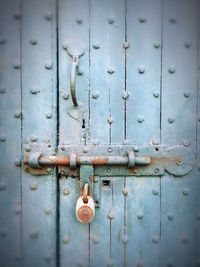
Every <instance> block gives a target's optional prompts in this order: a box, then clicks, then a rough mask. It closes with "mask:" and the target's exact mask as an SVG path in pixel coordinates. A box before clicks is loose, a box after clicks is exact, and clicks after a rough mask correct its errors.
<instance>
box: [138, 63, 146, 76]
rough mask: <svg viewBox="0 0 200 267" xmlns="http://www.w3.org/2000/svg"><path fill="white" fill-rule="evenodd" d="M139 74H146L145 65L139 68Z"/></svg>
mask: <svg viewBox="0 0 200 267" xmlns="http://www.w3.org/2000/svg"><path fill="white" fill-rule="evenodd" d="M138 72H139V73H140V74H143V73H145V67H144V66H143V65H141V66H140V67H139V68H138Z"/></svg>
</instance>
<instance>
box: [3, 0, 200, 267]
mask: <svg viewBox="0 0 200 267" xmlns="http://www.w3.org/2000/svg"><path fill="white" fill-rule="evenodd" d="M0 5H1V8H0V57H1V60H0V109H1V112H0V150H1V160H0V210H1V216H0V255H1V257H0V266H2V267H7V266H9V267H10V266H13V267H14V266H24V267H29V266H30V267H32V266H35V265H37V266H38V267H43V266H52V267H53V266H57V267H59V266H61V267H62V266H63V267H64V266H70V267H71V266H72V267H73V266H85V267H88V266H90V267H100V266H101V267H102V266H126V267H129V266H150V267H151V266H152V267H155V266H157V267H162V266H163V267H164V266H172V265H173V266H176V267H190V266H198V264H200V253H199V246H200V224H199V222H200V199H199V191H200V183H199V140H200V134H199V133H200V131H199V121H200V119H199V117H200V111H199V107H200V93H199V84H200V80H199V64H200V63H199V54H200V52H199V42H200V40H199V36H200V33H199V29H200V27H199V11H200V8H199V3H198V1H197V0H190V1H189V0H175V1H172V0H170V1H167V0H149V1H147V0H142V1H137V0H126V1H124V0H117V1H114V0H110V1H104V0H103V1H96V0H88V1H81V0H74V1H73V0H50V1H48V2H47V1H44V0H40V1H39V0H37V1H34V0H18V1H13V0H7V1H5V0H4V1H3V0H2V1H0ZM72 43H73V45H74V43H75V45H76V44H77V47H78V46H80V45H82V44H83V45H84V47H85V52H84V54H83V55H82V56H81V57H80V61H79V66H80V68H79V70H77V74H76V79H77V83H76V90H77V100H78V103H79V102H80V103H81V107H84V110H85V113H84V114H80V119H78V120H77V119H74V118H73V116H71V115H72V114H75V116H76V115H77V109H75V108H74V107H73V103H72V100H71V97H70V71H71V67H72V57H71V56H70V55H69V51H68V50H69V45H70V44H72ZM57 70H58V71H57ZM57 98H58V99H57ZM81 110H83V109H82V108H81ZM83 120H84V121H83ZM83 125H84V127H82V126H83ZM36 144H37V145H36ZM99 144H101V145H102V144H105V145H107V146H108V147H109V146H110V147H111V146H112V145H115V144H118V145H122V144H124V145H125V144H132V145H135V150H136V151H137V145H153V146H156V145H159V144H161V145H166V146H176V145H184V146H185V147H186V148H188V149H190V150H191V151H192V153H193V154H197V163H196V165H195V166H194V168H193V170H192V171H191V172H190V173H189V174H187V175H184V176H182V177H175V176H173V175H171V174H167V173H165V175H164V176H162V177H161V176H160V177H158V176H157V177H156V176H155V177H152V176H142V177H136V176H135V177H133V176H127V177H124V176H122V175H124V174H123V170H122V171H120V173H119V174H118V175H117V176H116V177H105V176H104V175H106V172H109V168H107V167H105V168H103V169H102V173H100V176H99V177H98V179H99V182H98V183H97V185H100V189H98V186H96V185H95V187H94V188H95V190H97V191H96V192H97V194H98V197H99V201H100V207H99V208H96V215H95V219H94V221H93V222H92V223H91V224H90V225H83V224H80V223H79V222H78V221H77V219H76V216H75V206H76V200H77V198H78V196H79V193H80V192H79V187H80V184H79V182H78V181H77V180H76V179H73V177H70V176H69V177H68V178H67V179H65V178H62V179H60V181H59V183H57V177H58V175H57V174H56V170H54V171H51V170H48V169H47V171H49V173H50V174H49V175H40V176H33V175H31V174H30V173H27V172H25V171H24V169H23V168H21V167H20V166H19V165H20V159H22V158H23V156H24V155H25V153H24V151H25V152H26V153H31V152H35V151H38V150H39V151H44V152H45V153H47V154H49V155H50V154H51V155H52V153H54V150H55V148H57V147H59V148H58V150H59V151H61V152H62V154H64V153H65V151H63V148H66V146H68V145H70V146H80V145H81V149H82V147H83V146H85V147H83V151H84V154H85V155H87V145H95V147H96V150H97V151H98V145H99ZM155 153H156V152H155ZM110 155H112V152H110ZM188 161H189V160H188ZM177 168H178V167H177ZM63 169H64V168H63ZM59 170H60V169H59ZM99 170H101V169H99ZM99 170H98V175H99ZM94 171H95V170H94ZM101 175H102V176H101ZM119 175H121V176H119ZM104 180H109V181H110V185H109V186H106V185H103V184H102V183H103V181H104ZM58 184H59V185H58ZM57 187H58V188H57ZM98 190H100V191H99V192H98Z"/></svg>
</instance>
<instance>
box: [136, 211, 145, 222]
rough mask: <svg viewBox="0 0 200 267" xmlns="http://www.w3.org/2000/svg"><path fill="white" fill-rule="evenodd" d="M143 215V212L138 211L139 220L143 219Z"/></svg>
mask: <svg viewBox="0 0 200 267" xmlns="http://www.w3.org/2000/svg"><path fill="white" fill-rule="evenodd" d="M143 217H144V214H143V212H138V214H137V218H138V219H139V220H141V219H143Z"/></svg>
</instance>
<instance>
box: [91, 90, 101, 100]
mask: <svg viewBox="0 0 200 267" xmlns="http://www.w3.org/2000/svg"><path fill="white" fill-rule="evenodd" d="M99 96H100V92H99V91H97V90H96V91H94V92H93V93H92V98H94V99H97V98H98V97H99Z"/></svg>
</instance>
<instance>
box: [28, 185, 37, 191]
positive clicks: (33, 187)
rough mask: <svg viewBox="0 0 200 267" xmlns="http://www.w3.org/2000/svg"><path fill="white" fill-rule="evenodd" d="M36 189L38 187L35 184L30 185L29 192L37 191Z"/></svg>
mask: <svg viewBox="0 0 200 267" xmlns="http://www.w3.org/2000/svg"><path fill="white" fill-rule="evenodd" d="M37 188H38V185H37V184H31V185H30V189H31V190H37Z"/></svg>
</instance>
